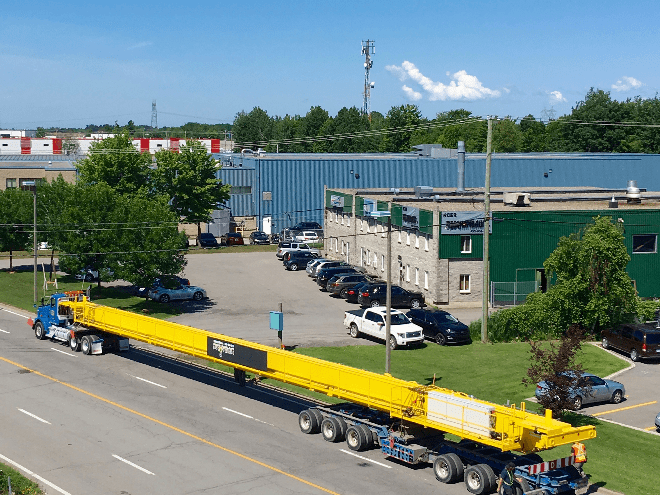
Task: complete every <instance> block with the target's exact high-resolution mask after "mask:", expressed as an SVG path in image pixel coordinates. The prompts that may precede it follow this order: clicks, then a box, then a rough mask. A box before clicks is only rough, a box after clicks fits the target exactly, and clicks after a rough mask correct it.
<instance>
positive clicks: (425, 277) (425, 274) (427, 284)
mask: <svg viewBox="0 0 660 495" xmlns="http://www.w3.org/2000/svg"><path fill="white" fill-rule="evenodd" d="M424 288H425V289H426V290H429V272H427V271H424Z"/></svg>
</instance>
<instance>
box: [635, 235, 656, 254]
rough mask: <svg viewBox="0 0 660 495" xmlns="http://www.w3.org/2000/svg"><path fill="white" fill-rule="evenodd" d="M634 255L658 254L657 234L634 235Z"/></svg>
mask: <svg viewBox="0 0 660 495" xmlns="http://www.w3.org/2000/svg"><path fill="white" fill-rule="evenodd" d="M632 238H633V253H656V252H657V251H658V249H657V246H658V242H657V240H658V235H657V234H639V235H633V236H632Z"/></svg>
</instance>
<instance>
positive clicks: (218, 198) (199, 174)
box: [152, 141, 229, 235]
mask: <svg viewBox="0 0 660 495" xmlns="http://www.w3.org/2000/svg"><path fill="white" fill-rule="evenodd" d="M156 163H157V168H156V170H154V171H153V174H152V185H153V188H154V190H155V191H157V192H158V193H162V194H164V195H165V196H166V197H167V198H168V199H169V200H170V204H171V208H172V211H174V212H175V213H176V214H177V215H178V216H179V217H180V218H181V219H183V220H184V221H185V222H187V223H196V224H197V235H199V234H201V223H202V222H208V221H210V220H211V212H212V211H213V210H216V209H217V208H218V203H223V202H225V201H226V200H228V199H229V186H228V185H223V184H222V181H220V179H217V178H216V175H215V174H216V171H217V167H216V162H215V159H214V158H213V157H212V156H211V155H209V154H208V152H207V150H206V148H205V147H204V145H203V144H201V143H200V142H199V141H189V142H188V143H187V144H185V145H183V146H181V148H180V149H179V153H172V152H171V151H167V150H163V151H159V152H158V153H156Z"/></svg>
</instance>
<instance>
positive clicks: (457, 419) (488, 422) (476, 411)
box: [60, 295, 596, 452]
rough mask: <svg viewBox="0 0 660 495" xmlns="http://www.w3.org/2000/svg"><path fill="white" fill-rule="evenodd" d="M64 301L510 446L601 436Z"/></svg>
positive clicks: (104, 326)
mask: <svg viewBox="0 0 660 495" xmlns="http://www.w3.org/2000/svg"><path fill="white" fill-rule="evenodd" d="M60 305H61V306H62V307H67V308H71V311H72V314H73V318H74V321H75V322H76V323H79V324H82V325H84V326H87V327H90V328H95V329H98V330H100V331H103V332H108V333H111V334H115V335H118V336H120V337H126V338H129V339H135V340H139V341H141V342H146V343H148V344H153V345H155V346H158V347H164V348H167V349H172V350H174V351H177V352H181V353H184V354H188V355H191V356H196V357H199V358H203V359H207V360H209V361H214V362H217V363H221V364H224V365H227V366H231V367H233V368H235V369H239V370H243V371H248V372H251V373H255V374H257V375H259V376H262V377H267V378H271V379H273V380H278V381H281V382H285V383H291V384H293V385H298V386H300V387H303V388H306V389H308V390H314V391H317V392H321V393H323V394H326V395H328V396H331V397H338V398H340V399H342V400H346V401H349V402H352V403H355V404H359V405H362V406H366V407H370V408H373V409H376V410H379V411H382V412H385V413H388V414H389V415H390V416H391V417H392V418H400V419H404V420H406V421H408V422H410V423H415V424H418V425H421V426H424V427H427V428H433V429H435V430H439V431H442V432H445V433H452V434H454V435H457V436H459V437H461V438H466V439H469V440H473V441H476V442H480V443H482V444H485V445H490V446H493V447H496V448H499V449H501V450H502V451H519V452H535V451H539V450H545V449H549V448H553V447H557V446H559V445H565V444H570V443H573V442H574V441H575V440H584V439H588V438H594V437H595V436H596V429H595V428H594V427H593V426H583V427H573V426H571V425H569V424H567V423H564V422H561V421H558V420H555V419H553V418H552V415H551V412H550V411H549V410H546V413H545V415H544V416H541V415H538V414H534V413H531V412H528V411H526V410H525V407H524V403H522V404H521V407H520V408H516V407H515V406H511V407H509V406H503V405H500V404H494V403H490V402H486V401H482V400H479V399H475V398H473V397H471V396H468V395H466V394H464V393H461V392H455V391H452V390H448V389H445V388H441V387H436V386H434V385H431V386H428V385H420V384H418V383H417V382H414V381H405V380H400V379H398V378H394V377H392V376H389V375H381V374H378V373H373V372H370V371H365V370H361V369H357V368H353V367H350V366H345V365H342V364H336V363H331V362H329V361H324V360H322V359H317V358H313V357H309V356H302V355H299V354H295V353H292V352H290V351H285V350H282V349H277V348H273V347H268V346H265V345H262V344H256V343H253V342H248V341H245V340H242V339H238V338H234V337H228V336H225V335H221V334H218V333H214V332H209V331H207V330H201V329H198V328H193V327H189V326H186V325H181V324H178V323H173V322H169V321H163V320H159V319H156V318H153V317H150V316H145V315H140V314H136V313H131V312H128V311H123V310H120V309H116V308H111V307H107V306H102V305H99V304H94V303H92V302H90V301H89V300H88V299H87V298H86V297H84V296H81V295H78V296H77V297H72V298H70V299H69V300H68V301H67V300H61V301H60Z"/></svg>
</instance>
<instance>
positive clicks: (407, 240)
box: [406, 232, 410, 246]
mask: <svg viewBox="0 0 660 495" xmlns="http://www.w3.org/2000/svg"><path fill="white" fill-rule="evenodd" d="M406 244H407V245H408V246H410V232H406Z"/></svg>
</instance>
